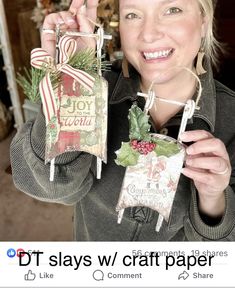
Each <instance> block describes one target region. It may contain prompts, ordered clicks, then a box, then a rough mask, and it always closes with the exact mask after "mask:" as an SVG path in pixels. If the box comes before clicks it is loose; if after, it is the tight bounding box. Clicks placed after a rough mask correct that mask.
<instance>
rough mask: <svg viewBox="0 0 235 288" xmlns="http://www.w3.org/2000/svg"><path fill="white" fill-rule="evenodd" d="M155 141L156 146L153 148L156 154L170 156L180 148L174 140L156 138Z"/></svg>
mask: <svg viewBox="0 0 235 288" xmlns="http://www.w3.org/2000/svg"><path fill="white" fill-rule="evenodd" d="M154 142H155V143H156V147H155V149H154V151H155V153H156V154H157V156H166V157H170V156H172V155H175V154H177V153H178V152H179V151H180V148H179V146H178V144H177V143H175V142H173V141H172V142H168V141H165V140H159V139H157V140H156V141H154Z"/></svg>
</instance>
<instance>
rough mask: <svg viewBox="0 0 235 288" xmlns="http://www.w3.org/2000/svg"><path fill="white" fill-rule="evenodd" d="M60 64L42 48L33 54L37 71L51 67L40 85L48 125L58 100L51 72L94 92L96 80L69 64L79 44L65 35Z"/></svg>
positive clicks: (62, 38)
mask: <svg viewBox="0 0 235 288" xmlns="http://www.w3.org/2000/svg"><path fill="white" fill-rule="evenodd" d="M58 46H59V50H60V53H59V54H60V55H59V63H58V64H54V59H53V58H52V57H51V56H50V55H49V54H48V53H47V52H46V51H45V50H44V49H42V48H35V49H33V50H32V52H31V65H32V66H33V67H34V68H37V69H43V67H48V66H49V67H51V69H50V71H48V72H47V73H46V75H45V77H44V78H43V79H42V80H41V82H40V84H39V91H40V95H41V99H42V104H43V109H44V114H45V117H46V124H48V123H49V121H50V119H51V118H52V117H53V116H54V115H55V114H56V108H57V107H56V106H57V105H56V100H55V95H54V91H53V88H52V84H51V80H50V73H51V72H57V71H60V72H63V73H65V74H67V75H69V76H71V77H72V78H73V79H75V80H76V81H77V82H79V83H80V84H81V85H82V86H83V87H84V88H86V89H87V90H88V91H89V92H92V88H93V86H94V82H95V78H94V77H92V76H91V75H89V74H88V73H86V72H85V71H82V70H80V69H74V68H73V67H71V66H70V65H69V64H67V63H68V61H69V59H70V58H71V57H72V56H73V55H74V53H75V52H76V50H77V42H76V41H75V40H74V39H72V38H71V37H69V36H67V35H64V36H63V37H61V39H60V41H59V44H58Z"/></svg>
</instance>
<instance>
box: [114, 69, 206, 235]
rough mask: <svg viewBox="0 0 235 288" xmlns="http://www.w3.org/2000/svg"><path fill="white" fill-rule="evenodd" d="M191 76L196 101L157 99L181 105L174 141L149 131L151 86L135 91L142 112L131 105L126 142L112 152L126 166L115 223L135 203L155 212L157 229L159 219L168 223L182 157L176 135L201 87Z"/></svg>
mask: <svg viewBox="0 0 235 288" xmlns="http://www.w3.org/2000/svg"><path fill="white" fill-rule="evenodd" d="M185 69H186V70H188V69H187V68H185ZM190 72H191V71H190ZM191 73H192V72H191ZM193 75H194V74H193ZM194 76H195V77H196V78H197V80H198V82H199V92H198V97H197V100H196V102H194V101H193V100H188V101H187V102H186V104H184V103H179V102H177V101H172V100H166V99H161V98H158V99H159V100H160V101H164V102H170V103H171V104H176V105H181V106H185V107H184V112H183V116H182V121H181V125H180V129H179V133H178V140H176V139H173V138H171V137H169V136H165V135H161V134H151V133H149V129H150V125H149V124H148V118H149V116H148V115H147V114H148V111H149V109H150V108H151V107H152V105H153V103H154V101H155V99H156V95H155V93H154V91H152V89H151V88H152V85H151V87H150V89H149V93H148V94H143V93H138V95H139V96H143V97H147V100H146V104H145V109H144V111H142V110H141V109H140V108H139V107H137V106H136V105H133V106H132V107H131V109H130V111H129V116H128V118H129V124H130V134H129V138H130V142H128V143H122V147H121V149H119V150H118V151H117V152H116V154H117V159H116V163H117V164H118V165H122V166H124V167H127V168H126V172H125V176H124V179H123V183H122V187H121V192H120V195H119V200H118V203H117V206H116V211H117V212H118V223H119V224H120V223H121V221H122V217H123V214H124V210H125V208H128V207H136V206H144V207H148V208H151V209H153V210H155V211H157V212H158V213H159V216H158V221H157V224H156V231H157V232H158V231H159V230H160V228H161V225H162V222H163V219H165V221H166V222H168V220H169V216H170V212H171V208H172V205H173V201H174V197H175V193H176V190H177V186H178V182H179V178H180V174H181V169H182V166H183V162H184V158H185V146H184V145H183V144H182V143H181V141H180V135H181V133H183V132H184V131H185V128H186V124H187V121H188V119H190V118H191V117H192V116H193V114H194V111H195V109H199V108H198V106H197V104H198V101H199V99H200V96H201V91H202V89H201V83H200V80H199V79H198V77H197V76H196V75H194ZM133 118H134V119H133Z"/></svg>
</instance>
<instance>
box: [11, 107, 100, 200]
mask: <svg viewBox="0 0 235 288" xmlns="http://www.w3.org/2000/svg"><path fill="white" fill-rule="evenodd" d="M45 137H46V125H45V117H44V115H43V114H42V112H39V114H38V115H37V118H36V120H35V121H29V122H27V123H25V124H24V126H23V127H22V129H21V130H20V131H18V133H17V134H16V136H15V137H14V139H13V141H12V143H11V149H10V152H11V165H12V175H13V181H14V184H15V186H16V187H17V188H18V189H19V190H21V191H23V192H25V193H26V194H28V195H30V196H32V197H34V198H36V199H38V200H42V201H47V202H56V203H62V204H67V205H72V204H75V203H76V202H77V201H79V200H80V199H81V198H83V197H84V196H85V195H86V194H87V193H88V192H89V190H90V188H91V186H92V184H93V180H94V173H95V171H94V170H95V161H96V158H95V157H94V156H92V155H90V154H88V153H84V152H67V153H64V154H62V155H60V156H58V157H56V159H55V176H54V181H53V182H50V180H49V177H50V176H49V175H50V164H46V165H45V162H44V154H45Z"/></svg>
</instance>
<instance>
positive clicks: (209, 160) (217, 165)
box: [186, 157, 230, 175]
mask: <svg viewBox="0 0 235 288" xmlns="http://www.w3.org/2000/svg"><path fill="white" fill-rule="evenodd" d="M186 165H187V167H188V168H199V169H206V170H209V172H212V173H214V174H220V175H225V174H226V173H229V170H230V169H229V167H230V164H229V162H228V161H226V160H225V159H223V158H221V157H197V158H187V159H186Z"/></svg>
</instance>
